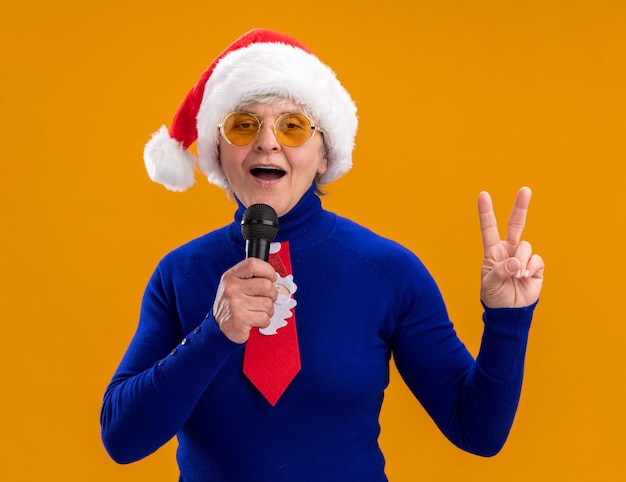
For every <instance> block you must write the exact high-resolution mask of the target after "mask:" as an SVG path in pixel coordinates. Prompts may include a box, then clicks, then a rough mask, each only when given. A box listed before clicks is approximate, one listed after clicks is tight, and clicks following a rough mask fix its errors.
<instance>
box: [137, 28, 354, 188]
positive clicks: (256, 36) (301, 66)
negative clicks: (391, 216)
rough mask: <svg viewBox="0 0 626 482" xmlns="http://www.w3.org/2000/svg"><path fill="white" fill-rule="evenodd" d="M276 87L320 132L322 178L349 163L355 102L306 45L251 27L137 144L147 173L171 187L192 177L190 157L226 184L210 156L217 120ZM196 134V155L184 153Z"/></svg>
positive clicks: (189, 183) (336, 173)
mask: <svg viewBox="0 0 626 482" xmlns="http://www.w3.org/2000/svg"><path fill="white" fill-rule="evenodd" d="M257 94H277V95H281V96H284V97H286V98H288V99H290V100H292V101H294V102H296V103H298V104H301V105H303V106H304V107H305V108H306V109H307V110H308V112H309V113H310V114H311V116H312V117H313V119H314V121H315V122H316V123H317V124H318V125H319V126H320V128H321V129H322V130H323V131H324V141H325V143H326V147H327V151H328V170H327V171H326V172H325V173H324V174H323V176H322V178H321V180H320V182H321V184H327V183H329V182H331V181H333V180H335V179H337V178H338V177H340V176H341V175H343V174H345V173H346V172H347V171H348V170H349V169H350V168H351V167H352V150H353V148H354V137H355V135H356V130H357V124H358V121H357V115H356V106H355V105H354V102H353V101H352V98H351V97H350V94H348V92H347V91H346V89H345V88H344V87H343V86H342V85H341V84H340V83H339V81H338V80H337V77H336V75H335V73H334V72H333V71H332V70H331V69H330V68H329V67H328V66H327V65H325V64H324V63H322V62H321V61H320V60H319V59H318V58H317V57H316V56H315V55H313V53H312V52H311V50H310V49H309V48H308V47H307V46H305V45H303V44H302V43H300V42H299V41H297V40H296V39H294V38H292V37H290V36H288V35H286V34H284V33H280V32H275V31H272V30H266V29H254V30H251V31H249V32H247V33H246V34H244V35H242V36H241V37H239V38H238V39H237V40H236V41H235V42H233V43H232V44H231V45H230V46H229V47H228V48H226V50H224V51H223V52H222V53H221V54H220V55H219V56H218V57H217V58H216V59H215V60H214V61H213V62H212V63H211V65H210V66H209V68H208V69H207V70H205V71H204V72H203V73H202V75H201V76H200V80H199V81H198V83H197V84H196V85H195V86H194V87H193V88H192V89H191V91H190V92H189V93H188V94H187V96H186V97H185V99H184V100H183V102H182V104H181V105H180V107H179V108H178V111H177V112H176V115H175V116H174V119H173V121H172V125H171V127H170V129H169V132H168V130H167V128H166V127H165V126H163V127H161V129H159V130H158V131H157V132H155V133H154V135H153V136H152V138H151V139H150V141H148V143H147V144H146V146H145V149H144V161H145V164H146V169H147V170H148V175H149V176H150V178H151V179H152V180H153V181H155V182H158V183H160V184H163V185H164V186H165V187H166V188H168V189H170V190H172V191H184V190H185V189H187V188H189V187H191V186H192V185H193V183H194V171H195V167H196V164H197V165H198V167H199V168H200V170H201V171H202V172H203V173H204V174H205V175H206V176H207V178H208V180H209V182H211V183H212V184H215V185H217V186H220V187H222V188H227V187H228V182H227V181H226V177H225V176H224V173H223V172H222V170H221V169H220V166H219V159H218V149H217V145H218V141H219V135H220V134H219V130H218V128H217V125H218V123H219V122H221V121H222V120H223V118H224V117H225V116H226V115H227V114H228V113H229V112H231V111H232V109H233V108H234V107H235V106H237V105H239V104H241V103H242V102H244V101H246V100H247V99H248V98H249V97H250V96H251V95H257ZM194 141H197V148H198V154H199V157H198V158H196V156H195V155H194V154H192V153H191V152H189V150H188V149H189V147H190V146H191V145H192V144H193V143H194Z"/></svg>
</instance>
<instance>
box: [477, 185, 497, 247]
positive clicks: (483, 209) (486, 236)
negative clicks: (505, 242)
mask: <svg viewBox="0 0 626 482" xmlns="http://www.w3.org/2000/svg"><path fill="white" fill-rule="evenodd" d="M478 216H479V218H480V231H481V232H482V235H483V247H484V249H485V251H487V250H488V249H489V248H490V247H491V246H494V245H496V244H498V243H499V242H500V233H499V232H498V222H497V221H496V214H495V213H494V212H493V202H492V201H491V196H490V195H489V193H488V192H486V191H482V192H481V193H480V194H479V195H478Z"/></svg>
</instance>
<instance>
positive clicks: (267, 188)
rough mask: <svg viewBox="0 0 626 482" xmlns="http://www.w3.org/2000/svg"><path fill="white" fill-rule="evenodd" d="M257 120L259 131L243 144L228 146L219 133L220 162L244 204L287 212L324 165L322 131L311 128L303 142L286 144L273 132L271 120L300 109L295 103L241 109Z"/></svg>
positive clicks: (281, 213)
mask: <svg viewBox="0 0 626 482" xmlns="http://www.w3.org/2000/svg"><path fill="white" fill-rule="evenodd" d="M245 110H246V111H247V112H251V113H253V114H255V115H256V116H257V117H258V118H259V119H260V120H261V121H264V122H263V124H262V125H261V132H259V135H258V137H257V138H256V139H255V140H254V141H253V142H251V143H250V144H248V145H247V146H232V145H230V144H229V143H228V142H227V141H226V140H224V138H223V137H221V136H220V141H219V151H220V165H221V168H222V171H223V172H224V174H225V176H226V178H227V179H228V182H229V183H230V186H231V188H232V190H233V192H234V193H235V195H236V196H237V198H238V199H239V200H240V201H241V202H242V203H243V205H244V206H245V207H246V208H247V207H248V206H250V205H252V204H256V203H263V204H268V205H270V206H272V207H273V208H274V209H275V210H276V213H277V214H278V215H279V216H282V215H284V214H286V213H288V212H289V211H290V210H291V208H293V207H294V206H295V205H296V203H297V202H298V201H299V200H300V199H301V198H302V196H303V195H304V193H305V192H306V191H307V190H308V189H309V188H310V187H311V184H312V183H313V180H314V178H315V175H316V174H323V173H324V172H326V169H327V167H328V164H327V161H326V159H324V158H323V156H322V135H321V134H320V133H319V132H317V131H315V132H314V134H313V138H312V139H311V140H310V141H309V142H308V143H307V144H305V145H303V146H299V147H287V146H283V145H281V144H280V143H279V142H278V141H277V139H276V136H275V135H274V131H273V125H272V123H273V122H274V120H276V118H277V117H278V116H280V115H281V114H284V113H288V112H301V108H299V107H298V106H297V105H296V104H293V103H291V102H284V103H281V104H278V105H267V104H254V105H251V106H248V107H247V108H246V109H245Z"/></svg>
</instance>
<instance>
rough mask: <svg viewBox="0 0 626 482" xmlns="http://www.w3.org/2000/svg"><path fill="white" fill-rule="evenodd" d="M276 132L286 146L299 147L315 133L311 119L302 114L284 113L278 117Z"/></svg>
mask: <svg viewBox="0 0 626 482" xmlns="http://www.w3.org/2000/svg"><path fill="white" fill-rule="evenodd" d="M274 132H275V133H276V137H277V139H278V141H279V142H280V143H281V144H283V145H284V146H289V147H298V146H301V145H303V144H305V143H306V142H307V141H308V140H309V139H310V138H311V136H312V135H313V129H311V121H309V119H308V118H307V117H306V116H304V115H302V114H283V115H281V116H280V117H279V118H278V119H276V124H275V127H274Z"/></svg>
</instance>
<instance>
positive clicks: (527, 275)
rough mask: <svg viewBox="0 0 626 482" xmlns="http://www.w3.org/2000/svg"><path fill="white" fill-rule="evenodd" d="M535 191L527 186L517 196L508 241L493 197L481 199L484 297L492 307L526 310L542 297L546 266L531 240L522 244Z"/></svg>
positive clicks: (479, 211) (509, 226) (481, 289)
mask: <svg viewBox="0 0 626 482" xmlns="http://www.w3.org/2000/svg"><path fill="white" fill-rule="evenodd" d="M530 197H531V191H530V189H529V188H527V187H523V188H522V189H520V191H519V192H518V193H517V198H516V199H515V204H514V206H513V210H512V211H511V216H510V218H509V225H508V230H507V235H506V239H505V240H501V239H500V234H499V233H498V224H497V222H496V215H495V213H494V211H493V203H492V201H491V197H490V196H489V194H488V193H486V192H481V193H480V195H479V196H478V214H479V216H480V230H481V231H482V237H483V247H484V252H485V253H484V255H485V258H484V260H483V266H482V280H481V285H480V297H481V300H482V302H483V303H484V304H485V305H486V306H488V307H489V308H522V307H525V306H530V305H532V304H533V303H534V302H535V301H537V299H538V298H539V293H540V292H541V286H542V283H543V269H544V263H543V260H542V259H541V257H540V256H539V255H537V254H533V253H532V248H531V246H530V244H529V243H528V242H527V241H520V238H521V236H522V231H523V230H524V226H525V225H526V214H527V213H528V204H529V203H530Z"/></svg>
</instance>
